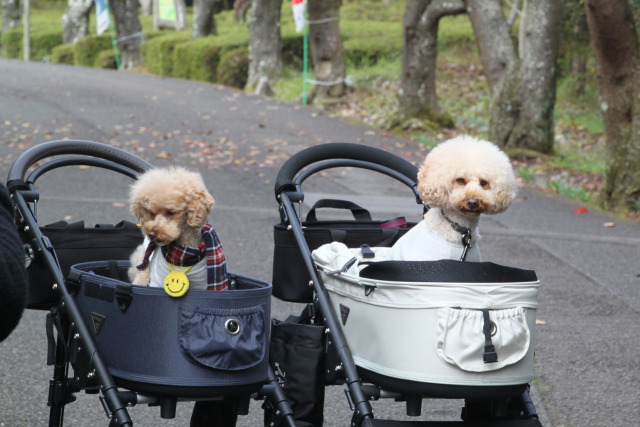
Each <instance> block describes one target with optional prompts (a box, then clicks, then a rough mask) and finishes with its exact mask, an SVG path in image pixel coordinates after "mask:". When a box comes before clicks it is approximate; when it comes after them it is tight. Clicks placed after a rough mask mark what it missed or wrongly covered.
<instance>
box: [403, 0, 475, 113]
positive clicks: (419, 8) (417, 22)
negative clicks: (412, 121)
mask: <svg viewBox="0 0 640 427" xmlns="http://www.w3.org/2000/svg"><path fill="white" fill-rule="evenodd" d="M464 12H466V8H465V5H464V2H463V1H462V0H453V1H452V0H433V1H432V0H407V2H406V10H405V15H404V24H403V35H404V49H403V52H402V74H401V77H400V89H399V90H398V102H399V113H400V115H401V116H402V117H425V118H427V119H429V120H432V121H434V122H437V123H442V122H443V118H444V116H445V115H444V113H443V111H442V110H441V108H440V104H439V102H438V97H437V94H436V57H437V55H438V23H439V21H440V19H441V18H443V17H444V16H447V15H455V14H459V13H464ZM446 121H447V122H449V124H451V119H450V118H449V119H448V120H446Z"/></svg>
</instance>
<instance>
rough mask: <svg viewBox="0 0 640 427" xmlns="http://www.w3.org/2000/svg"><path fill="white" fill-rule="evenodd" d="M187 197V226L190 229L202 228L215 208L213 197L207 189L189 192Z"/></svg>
mask: <svg viewBox="0 0 640 427" xmlns="http://www.w3.org/2000/svg"><path fill="white" fill-rule="evenodd" d="M186 196H187V224H189V226H190V227H201V226H203V225H204V223H205V222H206V221H207V217H208V216H209V213H211V208H212V207H213V203H214V200H213V196H211V194H209V192H208V191H207V190H205V189H202V190H197V191H194V192H188V193H187V194H186Z"/></svg>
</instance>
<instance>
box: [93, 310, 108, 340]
mask: <svg viewBox="0 0 640 427" xmlns="http://www.w3.org/2000/svg"><path fill="white" fill-rule="evenodd" d="M104 319H106V317H105V316H104V315H102V314H98V313H94V312H91V320H92V323H93V331H94V332H95V333H96V335H98V334H99V333H100V330H101V329H102V325H104Z"/></svg>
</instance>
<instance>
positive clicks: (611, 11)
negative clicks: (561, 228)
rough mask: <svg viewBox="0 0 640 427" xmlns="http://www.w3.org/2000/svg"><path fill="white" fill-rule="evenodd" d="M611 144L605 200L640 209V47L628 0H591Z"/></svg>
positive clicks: (591, 30) (590, 14)
mask: <svg viewBox="0 0 640 427" xmlns="http://www.w3.org/2000/svg"><path fill="white" fill-rule="evenodd" d="M585 8H586V14H587V21H588V24H589V33H590V35H591V43H592V45H593V50H594V54H595V58H596V72H597V74H598V82H599V85H600V99H601V103H600V109H601V111H602V116H603V118H604V126H605V133H606V147H607V168H606V172H605V186H604V189H603V193H602V195H601V197H602V202H603V205H604V206H605V207H606V208H608V209H612V210H619V211H624V210H632V211H640V70H639V66H640V56H639V55H640V52H639V47H638V34H637V31H636V27H635V22H634V19H633V14H632V9H631V5H630V4H629V2H628V1H627V0H586V1H585Z"/></svg>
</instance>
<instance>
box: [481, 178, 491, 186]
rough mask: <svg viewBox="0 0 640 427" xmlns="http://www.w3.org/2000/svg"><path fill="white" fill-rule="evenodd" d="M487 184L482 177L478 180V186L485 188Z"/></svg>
mask: <svg viewBox="0 0 640 427" xmlns="http://www.w3.org/2000/svg"><path fill="white" fill-rule="evenodd" d="M488 185H489V183H488V182H487V181H485V180H484V179H481V180H480V187H482V188H485V187H487V186H488Z"/></svg>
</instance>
